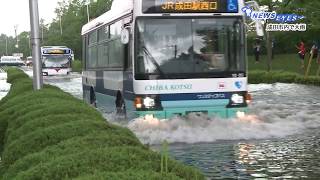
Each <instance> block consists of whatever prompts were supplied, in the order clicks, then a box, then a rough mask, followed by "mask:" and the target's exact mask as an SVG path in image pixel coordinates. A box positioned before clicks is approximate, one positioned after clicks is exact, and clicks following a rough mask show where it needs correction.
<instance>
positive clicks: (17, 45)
mask: <svg viewBox="0 0 320 180" xmlns="http://www.w3.org/2000/svg"><path fill="white" fill-rule="evenodd" d="M14 33H15V36H16V41H17V43H16V45H15V47H16V48H19V38H18V25H15V26H14Z"/></svg>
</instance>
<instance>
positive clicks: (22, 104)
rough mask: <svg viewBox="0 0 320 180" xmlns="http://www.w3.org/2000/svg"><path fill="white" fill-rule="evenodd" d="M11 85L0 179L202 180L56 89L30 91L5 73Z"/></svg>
mask: <svg viewBox="0 0 320 180" xmlns="http://www.w3.org/2000/svg"><path fill="white" fill-rule="evenodd" d="M7 71H8V76H9V77H8V81H9V83H11V84H12V87H11V89H10V92H9V93H8V95H7V96H6V97H5V98H4V99H2V100H1V101H0V155H1V160H2V162H1V163H0V179H3V180H5V179H23V180H25V179H32V180H33V179H105V178H106V177H108V178H110V177H111V179H204V176H203V175H202V174H201V173H200V172H199V171H198V170H197V169H195V168H192V167H189V166H185V165H183V164H181V163H179V162H177V161H174V160H172V159H168V163H167V168H168V170H167V171H166V173H161V155H160V154H159V153H156V152H154V151H152V150H150V149H149V148H148V147H147V146H145V145H143V144H141V143H140V141H139V140H138V139H137V137H136V136H135V135H134V134H133V133H132V132H131V131H130V130H129V129H126V128H123V127H118V126H116V125H112V124H109V123H107V122H105V120H104V118H103V117H102V116H101V114H100V113H99V112H97V111H96V110H95V109H94V108H92V107H91V106H89V105H87V104H86V103H84V102H82V101H81V100H78V99H76V98H74V97H72V96H71V95H69V94H67V93H65V92H62V91H61V90H59V89H58V88H56V87H52V86H48V85H46V86H45V87H44V88H43V89H42V90H40V91H33V90H32V82H31V80H30V79H29V78H28V77H27V76H25V75H24V73H23V72H22V71H20V70H17V69H7Z"/></svg>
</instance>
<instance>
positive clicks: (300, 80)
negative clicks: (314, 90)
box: [248, 70, 320, 86]
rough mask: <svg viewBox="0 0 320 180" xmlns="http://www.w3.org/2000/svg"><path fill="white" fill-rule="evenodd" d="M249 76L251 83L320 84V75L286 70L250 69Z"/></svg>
mask: <svg viewBox="0 0 320 180" xmlns="http://www.w3.org/2000/svg"><path fill="white" fill-rule="evenodd" d="M248 77H249V78H248V80H249V83H250V84H259V83H276V82H280V83H297V84H306V85H315V86H320V77H318V76H308V77H306V78H305V77H304V76H302V75H299V74H297V73H292V72H285V71H271V72H267V71H258V70H256V71H249V75H248Z"/></svg>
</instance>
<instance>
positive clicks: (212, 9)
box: [142, 0, 238, 13]
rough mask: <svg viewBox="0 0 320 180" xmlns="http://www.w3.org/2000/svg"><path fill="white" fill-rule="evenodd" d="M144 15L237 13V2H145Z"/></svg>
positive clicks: (226, 0) (169, 0)
mask: <svg viewBox="0 0 320 180" xmlns="http://www.w3.org/2000/svg"><path fill="white" fill-rule="evenodd" d="M142 11H143V13H237V12H238V1H237V0H143V5H142Z"/></svg>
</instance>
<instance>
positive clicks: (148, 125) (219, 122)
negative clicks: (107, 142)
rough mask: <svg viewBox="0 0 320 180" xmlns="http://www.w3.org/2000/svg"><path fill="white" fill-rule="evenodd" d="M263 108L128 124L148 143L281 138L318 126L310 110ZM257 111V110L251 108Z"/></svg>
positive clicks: (318, 123)
mask: <svg viewBox="0 0 320 180" xmlns="http://www.w3.org/2000/svg"><path fill="white" fill-rule="evenodd" d="M262 107H263V108H264V109H266V110H263V111H259V113H257V114H252V115H247V116H245V117H243V118H241V119H236V118H235V119H221V118H208V117H206V116H204V115H201V116H198V115H196V114H191V115H189V116H188V117H185V118H181V117H175V118H172V119H169V120H158V119H148V120H145V119H142V118H138V119H134V120H133V121H131V122H130V123H129V124H128V127H129V128H130V129H131V130H132V131H133V132H135V134H136V135H137V137H138V138H139V139H140V140H141V141H142V142H143V143H146V144H161V143H162V142H163V141H164V140H167V141H168V142H169V143H200V142H214V141H217V140H239V139H245V140H247V139H265V138H281V137H285V136H288V135H292V134H296V133H300V132H302V131H304V130H306V129H309V128H319V127H320V120H318V119H317V117H319V115H310V114H307V112H298V113H296V114H288V115H287V116H285V115H283V113H281V111H280V112H278V113H275V110H274V109H273V108H271V107H269V110H268V108H266V107H265V106H264V105H256V106H255V107H254V108H258V109H261V108H262ZM252 111H253V112H254V111H255V110H254V109H253V110H252Z"/></svg>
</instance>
